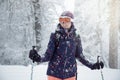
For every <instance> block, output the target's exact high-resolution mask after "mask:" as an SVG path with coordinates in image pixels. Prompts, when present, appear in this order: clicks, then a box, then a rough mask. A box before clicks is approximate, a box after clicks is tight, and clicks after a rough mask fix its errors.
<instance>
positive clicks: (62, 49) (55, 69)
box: [29, 11, 104, 80]
mask: <svg viewBox="0 0 120 80" xmlns="http://www.w3.org/2000/svg"><path fill="white" fill-rule="evenodd" d="M73 18H74V16H73V14H72V13H71V12H70V11H65V12H63V13H62V14H61V16H60V17H59V24H58V25H57V30H56V31H55V33H52V34H51V36H50V41H49V44H48V48H47V50H46V52H45V56H44V57H41V56H40V55H38V53H37V51H36V50H31V51H30V55H29V57H30V59H32V60H33V61H35V62H46V61H49V64H48V70H47V75H48V80H75V79H76V73H77V64H76V59H78V60H79V61H80V62H82V63H83V64H84V65H85V66H87V67H89V68H90V69H92V70H93V69H99V68H100V67H101V68H103V66H104V64H103V62H100V63H98V62H96V63H94V64H93V63H90V62H89V61H88V60H86V59H85V57H84V55H83V53H82V45H81V39H80V36H79V35H77V34H76V29H75V27H74V24H73V22H72V20H73Z"/></svg>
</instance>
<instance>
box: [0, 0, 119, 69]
mask: <svg viewBox="0 0 120 80" xmlns="http://www.w3.org/2000/svg"><path fill="white" fill-rule="evenodd" d="M65 10H69V11H72V12H73V13H74V16H75V19H74V24H75V26H76V28H77V33H78V34H80V36H81V40H82V45H83V53H84V55H85V56H86V58H87V59H88V60H90V61H91V62H96V58H97V56H98V55H100V56H101V57H102V59H103V61H104V63H105V66H106V67H110V68H120V16H119V15H118V14H119V13H120V0H0V64H1V65H29V64H30V63H31V61H30V59H29V58H28V54H29V50H30V49H31V48H32V47H31V46H33V45H37V50H38V51H39V54H40V55H43V54H44V53H45V50H46V48H47V44H48V41H49V36H50V33H51V32H54V31H55V29H56V25H57V24H58V18H59V16H60V14H61V13H62V12H63V11H65Z"/></svg>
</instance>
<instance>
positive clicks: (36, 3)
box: [32, 0, 41, 51]
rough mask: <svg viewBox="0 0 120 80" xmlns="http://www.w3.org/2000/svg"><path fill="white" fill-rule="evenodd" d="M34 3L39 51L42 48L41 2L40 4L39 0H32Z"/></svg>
mask: <svg viewBox="0 0 120 80" xmlns="http://www.w3.org/2000/svg"><path fill="white" fill-rule="evenodd" d="M32 3H33V8H34V13H33V14H34V19H35V22H34V29H35V36H36V45H37V51H39V49H40V48H41V45H40V41H41V39H40V36H41V33H40V30H41V25H40V4H39V0H32Z"/></svg>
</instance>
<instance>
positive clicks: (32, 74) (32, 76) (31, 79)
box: [30, 63, 34, 80]
mask: <svg viewBox="0 0 120 80" xmlns="http://www.w3.org/2000/svg"><path fill="white" fill-rule="evenodd" d="M33 68H34V65H33V63H32V67H31V79H30V80H33Z"/></svg>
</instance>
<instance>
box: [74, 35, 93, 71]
mask: <svg viewBox="0 0 120 80" xmlns="http://www.w3.org/2000/svg"><path fill="white" fill-rule="evenodd" d="M76 41H77V46H76V54H75V57H76V58H77V59H78V60H79V61H80V62H81V63H82V64H84V65H85V66H87V67H88V68H91V69H92V67H93V64H92V63H90V62H89V61H88V60H87V59H86V58H85V56H84V55H83V53H82V51H83V49H82V44H81V39H80V36H78V37H77V40H76Z"/></svg>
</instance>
